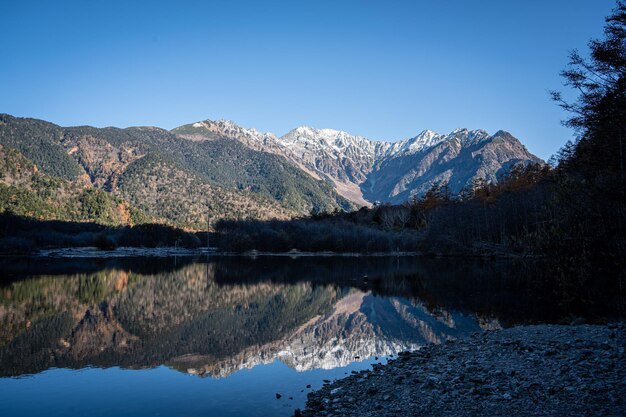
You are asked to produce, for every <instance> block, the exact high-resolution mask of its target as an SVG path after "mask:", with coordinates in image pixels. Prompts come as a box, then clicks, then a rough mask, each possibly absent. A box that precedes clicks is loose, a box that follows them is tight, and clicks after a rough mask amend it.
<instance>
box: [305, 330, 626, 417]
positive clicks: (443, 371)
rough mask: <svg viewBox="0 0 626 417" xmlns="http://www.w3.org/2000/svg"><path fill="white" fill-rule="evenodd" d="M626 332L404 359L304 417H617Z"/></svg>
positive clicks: (455, 347)
mask: <svg viewBox="0 0 626 417" xmlns="http://www.w3.org/2000/svg"><path fill="white" fill-rule="evenodd" d="M625 344H626V326H625V325H624V324H623V323H618V324H609V325H607V326H584V325H581V326H555V325H541V326H526V327H524V326H522V327H516V328H512V329H507V330H502V331H497V332H489V333H486V334H485V333H484V334H480V335H476V336H475V337H473V338H471V339H467V340H461V341H450V342H448V343H445V344H441V345H429V346H426V347H423V348H422V349H420V350H418V351H414V352H412V353H409V352H406V353H403V354H401V355H399V357H398V359H397V360H394V361H390V362H389V363H388V364H387V365H375V366H374V369H373V370H372V371H362V372H360V373H359V374H356V375H352V376H349V377H347V378H345V379H342V380H339V381H337V382H335V383H333V384H331V385H329V384H327V385H325V386H324V387H323V388H322V389H321V390H319V391H317V392H313V393H311V394H309V398H308V402H307V409H306V410H305V411H304V412H300V411H299V410H298V411H297V412H296V415H304V416H330V415H341V416H364V417H367V416H398V415H403V416H405V415H411V416H483V415H489V416H528V415H551V416H556V415H558V416H571V415H585V416H608V415H611V416H613V415H614V416H617V415H624V413H625V412H626V385H625V384H624V375H626V354H625V353H624V347H625Z"/></svg>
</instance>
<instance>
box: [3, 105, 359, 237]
mask: <svg viewBox="0 0 626 417" xmlns="http://www.w3.org/2000/svg"><path fill="white" fill-rule="evenodd" d="M0 144H3V145H5V146H8V147H11V148H15V149H18V150H22V152H24V154H25V155H26V156H27V157H28V158H30V159H31V160H33V161H36V162H35V163H36V164H37V166H38V167H39V168H40V169H41V170H42V172H44V173H47V174H51V175H57V176H63V177H64V178H67V179H71V180H74V181H82V183H83V184H85V185H86V186H93V187H96V188H98V189H102V190H105V191H108V192H111V193H112V194H114V195H117V196H121V197H124V198H125V199H127V200H128V201H130V202H132V203H133V204H136V205H137V206H141V207H142V208H143V209H144V210H145V211H146V213H147V214H149V215H152V216H157V217H162V218H164V219H166V220H167V221H169V222H171V223H173V224H176V225H178V226H188V227H193V228H197V227H200V225H202V227H204V225H205V224H206V204H207V202H208V203H209V207H210V213H209V214H210V215H211V217H213V218H216V219H217V218H230V219H242V218H249V217H254V218H262V219H268V218H274V217H276V218H283V219H284V218H289V217H292V216H294V215H302V214H308V213H309V212H310V211H312V210H314V211H332V210H335V209H339V208H341V209H349V208H351V207H352V205H351V203H350V202H349V201H347V200H346V199H344V198H343V197H341V196H339V195H338V194H337V193H336V192H335V191H334V190H333V188H332V187H331V186H330V185H329V184H327V183H325V182H323V181H319V180H316V179H315V178H312V177H311V176H310V175H308V174H307V173H306V172H303V170H301V169H299V168H298V167H296V166H294V165H293V164H292V163H289V162H288V161H286V160H285V158H283V157H282V156H280V155H275V154H272V153H268V152H260V151H258V150H254V149H251V148H250V147H248V146H245V145H243V144H242V143H241V142H239V141H233V140H229V139H226V138H218V139H216V140H212V141H191V140H188V139H185V138H182V137H179V136H177V135H175V134H172V133H170V132H168V131H167V130H164V129H159V128H156V127H132V128H126V129H118V128H112V127H108V128H94V127H90V126H78V127H68V128H63V127H59V126H56V125H54V124H51V123H47V122H43V121H40V120H35V119H22V118H15V117H12V116H9V115H0ZM144 159H145V161H143V160H144ZM148 185H150V186H152V188H150V187H148Z"/></svg>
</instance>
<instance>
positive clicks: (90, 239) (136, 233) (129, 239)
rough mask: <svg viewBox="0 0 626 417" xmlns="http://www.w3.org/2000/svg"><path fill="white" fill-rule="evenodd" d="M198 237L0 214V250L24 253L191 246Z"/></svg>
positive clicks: (153, 227)
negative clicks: (68, 249)
mask: <svg viewBox="0 0 626 417" xmlns="http://www.w3.org/2000/svg"><path fill="white" fill-rule="evenodd" d="M199 245H200V239H199V238H198V237H197V236H196V235H194V234H193V233H187V232H185V231H184V230H181V229H177V228H175V227H171V226H167V225H162V224H140V225H136V226H118V227H115V226H105V225H101V224H96V223H87V222H67V221H40V220H36V219H32V218H27V217H22V216H16V215H14V214H9V213H4V214H0V253H24V252H30V251H32V250H35V249H42V248H50V247H54V248H59V247H86V246H90V247H98V248H100V249H105V250H109V249H114V248H116V247H118V246H134V247H148V248H153V247H159V246H180V247H187V248H193V247H197V246H199Z"/></svg>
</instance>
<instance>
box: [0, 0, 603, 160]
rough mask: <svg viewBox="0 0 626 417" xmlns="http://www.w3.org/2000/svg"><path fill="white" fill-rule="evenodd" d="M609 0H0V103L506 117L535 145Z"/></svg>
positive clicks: (446, 119) (140, 110)
mask: <svg viewBox="0 0 626 417" xmlns="http://www.w3.org/2000/svg"><path fill="white" fill-rule="evenodd" d="M131 3H132V4H131ZM614 4H615V3H614V1H613V0H541V1H540V0H526V1H503V0H499V1H496V0H493V1H488V0H475V1H464V0H463V1H461V0H458V1H448V0H438V1H418V0H415V1H393V0H386V1H382V0H381V1H366V0H362V1H338V0H335V1H325V0H315V1H295V0H292V1H282V2H278V1H263V2H261V1H236V0H231V1H203V2H201V1H195V2H194V1H176V2H158V1H152V2H144V3H142V2H131V1H127V2H114V1H97V0H94V1H76V2H72V1H62V2H53V1H42V2H30V1H26V0H24V1H17V0H14V1H6V0H0V39H2V40H3V42H2V44H1V45H2V51H1V53H0V80H2V83H1V85H0V112H3V113H9V114H13V115H16V116H28V117H36V118H42V119H46V120H49V121H52V122H54V123H57V124H60V125H64V126H67V125H83V124H89V125H94V126H101V127H102V126H120V127H126V126H133V125H156V126H161V127H165V128H173V127H176V126H178V125H181V124H185V123H190V122H193V121H197V120H203V119H207V118H210V119H219V118H226V119H232V120H234V121H236V122H237V123H239V124H241V125H243V126H246V127H256V128H258V129H260V130H263V131H272V132H274V133H276V134H278V135H282V134H284V133H286V132H287V131H288V130H290V129H292V128H294V127H297V126H299V125H309V126H313V127H319V128H325V127H329V128H335V129H341V130H346V131H348V132H350V133H354V134H360V135H363V136H366V137H369V138H372V139H379V140H397V139H403V138H407V137H411V136H415V135H416V134H417V133H419V132H420V131H421V130H423V129H432V130H436V131H439V132H442V133H447V132H450V131H452V130H453V129H454V128H457V127H467V128H469V129H478V128H484V129H486V130H487V131H489V132H491V133H493V132H495V131H496V130H499V129H504V130H508V131H510V132H511V133H513V134H514V135H515V136H517V137H518V138H520V139H521V140H522V141H523V142H524V143H525V144H526V145H527V147H528V148H529V149H530V150H531V151H532V152H534V153H536V154H537V155H539V156H540V157H543V158H548V157H549V156H550V155H551V154H553V153H554V152H555V151H556V150H557V149H558V148H559V147H560V146H561V145H562V144H563V143H564V142H565V141H566V140H568V139H570V138H571V137H572V132H571V131H570V130H568V129H566V128H564V127H562V126H561V125H560V120H562V119H563V118H564V117H565V114H564V113H563V112H562V111H561V110H560V109H559V108H558V107H557V106H556V105H555V104H554V103H552V102H551V101H550V99H549V97H548V93H547V91H548V90H551V89H559V88H561V79H560V77H559V75H558V73H559V71H560V70H561V69H563V68H564V66H565V64H566V62H567V53H568V51H569V50H570V49H573V48H579V49H581V50H582V51H585V50H586V45H587V41H588V40H589V38H592V37H599V36H601V35H602V26H603V23H604V17H605V16H606V15H607V14H609V13H610V11H611V9H612V8H613V7H614Z"/></svg>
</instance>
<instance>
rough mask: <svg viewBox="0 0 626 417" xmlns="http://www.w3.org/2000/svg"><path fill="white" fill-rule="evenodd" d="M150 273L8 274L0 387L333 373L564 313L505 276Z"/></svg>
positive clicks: (119, 263) (307, 267)
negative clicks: (70, 378) (96, 370)
mask: <svg viewBox="0 0 626 417" xmlns="http://www.w3.org/2000/svg"><path fill="white" fill-rule="evenodd" d="M158 262H160V264H159V263H155V261H154V260H145V259H144V260H109V261H102V260H92V261H89V260H81V261H79V260H74V261H70V262H67V261H64V260H57V261H54V260H50V261H48V263H47V264H44V263H41V262H36V263H32V262H31V263H25V262H22V263H19V262H12V263H11V265H12V267H11V268H7V270H8V273H7V274H6V275H5V280H6V281H5V282H4V284H3V286H2V287H1V289H0V327H1V329H2V330H1V331H0V375H3V376H16V375H22V374H31V373H37V372H40V371H43V370H45V369H48V368H51V367H61V368H83V367H85V366H89V365H92V366H98V367H110V366H122V367H125V368H133V369H136V368H151V367H156V366H159V365H162V364H164V365H167V366H170V367H172V368H174V369H177V370H180V371H182V372H187V373H192V374H195V375H202V376H214V377H224V376H228V375H230V374H232V373H233V372H236V371H237V370H240V369H243V368H251V367H254V366H255V365H258V364H263V363H270V362H272V361H274V360H275V359H279V360H280V361H282V362H284V363H285V364H287V365H288V366H289V367H291V368H293V369H295V370H297V371H305V370H310V369H316V368H322V369H332V368H335V367H340V366H345V365H347V364H349V363H351V362H354V361H358V360H361V358H363V359H365V358H370V357H373V356H386V355H390V354H396V353H397V352H399V351H403V350H407V349H415V348H417V347H419V346H420V345H423V344H425V343H440V342H442V341H444V340H446V339H449V338H457V337H462V336H464V335H467V334H471V333H473V332H476V331H479V330H480V329H485V328H489V329H495V328H499V327H501V326H503V325H504V326H506V325H510V324H512V323H516V322H528V321H555V320H557V319H558V317H559V314H561V313H562V312H561V311H560V310H559V307H558V305H557V304H555V303H554V302H550V303H547V302H545V301H544V300H543V298H544V297H550V296H552V294H551V292H550V290H549V289H546V288H545V286H543V285H542V286H540V287H537V286H536V285H531V284H529V280H528V279H527V275H524V273H521V272H520V271H521V270H522V269H520V267H519V265H510V264H506V263H505V264H501V265H494V264H480V263H474V264H457V265H455V264H454V263H451V262H447V261H445V262H442V261H436V260H416V259H413V258H366V259H363V258H361V259H352V258H321V259H320V258H302V259H289V258H259V259H248V258H221V259H218V260H216V261H211V262H193V261H192V260H183V261H181V260H160V261H158ZM63 265H65V269H73V270H75V271H80V272H75V273H72V274H64V273H62V272H63V269H64V268H63ZM33 269H34V275H33ZM42 270H49V271H52V273H50V274H42V273H41V272H42ZM531 281H532V280H531Z"/></svg>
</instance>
